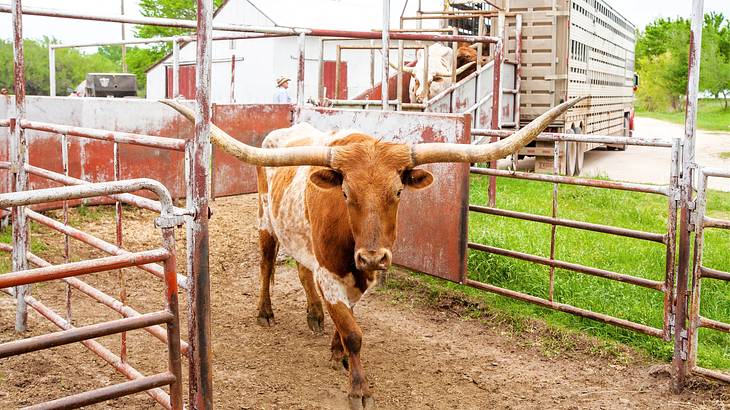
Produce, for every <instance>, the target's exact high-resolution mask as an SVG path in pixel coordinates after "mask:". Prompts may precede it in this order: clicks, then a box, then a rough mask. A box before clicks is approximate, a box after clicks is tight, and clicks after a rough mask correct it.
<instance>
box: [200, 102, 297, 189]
mask: <svg viewBox="0 0 730 410" xmlns="http://www.w3.org/2000/svg"><path fill="white" fill-rule="evenodd" d="M213 123H214V124H216V125H217V126H218V127H220V128H221V129H222V130H224V131H226V132H227V133H228V134H229V135H231V136H232V137H233V138H236V139H237V140H239V141H241V142H243V143H245V144H249V145H254V146H257V147H260V146H261V142H262V141H263V140H264V137H266V135H267V134H268V133H269V132H271V131H273V130H275V129H279V128H287V127H289V126H291V106H290V105H288V104H267V105H260V104H255V105H240V104H223V105H214V106H213ZM256 191H257V188H256V168H255V167H254V166H253V165H248V164H244V163H242V162H241V161H240V160H238V159H236V158H235V157H233V156H232V155H230V154H227V153H225V152H223V151H221V150H220V149H218V148H217V147H213V195H214V196H216V197H219V196H228V195H236V194H242V193H252V192H256Z"/></svg>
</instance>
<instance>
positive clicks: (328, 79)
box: [324, 61, 347, 99]
mask: <svg viewBox="0 0 730 410" xmlns="http://www.w3.org/2000/svg"><path fill="white" fill-rule="evenodd" d="M335 64H336V62H335V61H325V62H324V87H325V88H326V89H327V93H326V94H325V96H326V97H327V98H335V82H336V76H337V74H336V71H337V70H336V68H337V67H336V65H335ZM339 96H340V97H339V98H341V99H347V61H341V62H340V93H339Z"/></svg>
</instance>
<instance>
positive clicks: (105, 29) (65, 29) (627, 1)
mask: <svg viewBox="0 0 730 410" xmlns="http://www.w3.org/2000/svg"><path fill="white" fill-rule="evenodd" d="M121 1H124V5H125V14H129V15H136V16H138V15H139V11H138V9H137V1H138V0H23V5H24V6H25V7H39V8H55V9H62V10H73V11H78V12H85V13H94V14H119V12H120V5H121ZM269 1H275V0H269ZM373 1H374V2H375V1H377V0H373ZM607 1H608V3H609V4H610V5H611V6H612V7H613V8H614V9H616V10H617V11H618V12H619V13H621V15H623V16H624V17H626V18H628V19H629V20H630V21H631V22H632V23H634V24H635V25H636V26H637V27H644V26H645V25H646V24H647V23H649V22H651V21H653V20H654V19H655V18H657V17H677V16H685V17H687V18H689V16H690V12H691V7H692V6H691V5H692V1H690V0H607ZM9 3H10V0H0V4H9ZM709 11H716V12H722V13H723V14H725V16H730V0H705V12H709ZM393 12H395V11H392V12H391V14H392V13H393ZM132 29H133V28H132V27H129V25H128V27H127V29H126V31H127V38H132V37H133V35H132ZM23 32H24V36H25V37H26V38H42V37H43V36H44V35H48V36H53V37H55V38H57V39H58V40H60V41H61V42H62V43H84V42H92V41H93V42H95V41H116V40H120V39H121V28H120V27H119V25H118V24H116V23H101V22H91V21H74V20H67V19H58V18H50V17H36V16H26V17H24V20H23ZM11 37H12V25H11V20H10V14H6V13H0V38H2V39H6V40H9V39H10V38H11Z"/></svg>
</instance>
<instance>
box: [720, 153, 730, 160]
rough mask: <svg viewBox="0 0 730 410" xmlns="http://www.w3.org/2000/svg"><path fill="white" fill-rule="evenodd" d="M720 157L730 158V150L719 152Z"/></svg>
mask: <svg viewBox="0 0 730 410" xmlns="http://www.w3.org/2000/svg"><path fill="white" fill-rule="evenodd" d="M719 157H720V158H722V159H730V152H729V151H725V152H721V153H720V154H719Z"/></svg>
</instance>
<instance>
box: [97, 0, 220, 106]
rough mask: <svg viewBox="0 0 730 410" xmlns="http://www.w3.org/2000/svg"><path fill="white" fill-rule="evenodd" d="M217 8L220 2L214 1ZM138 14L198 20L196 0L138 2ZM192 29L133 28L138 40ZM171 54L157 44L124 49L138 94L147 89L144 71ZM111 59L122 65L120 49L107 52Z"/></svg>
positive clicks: (163, 45)
mask: <svg viewBox="0 0 730 410" xmlns="http://www.w3.org/2000/svg"><path fill="white" fill-rule="evenodd" d="M213 3H214V7H215V8H216V9H217V8H218V7H220V6H221V4H223V0H214V2H213ZM139 9H140V13H141V14H142V15H143V16H145V17H161V18H174V19H185V20H195V19H196V18H197V15H196V14H197V13H196V11H195V10H196V2H195V0H140V2H139ZM193 32H194V30H193V29H182V28H175V27H157V26H144V25H140V26H136V27H135V36H136V37H139V38H153V37H170V36H179V35H185V34H190V33H193ZM171 51H172V45H171V44H170V43H157V44H152V45H150V46H148V47H127V69H128V70H129V72H130V73H134V74H135V75H136V76H137V88H138V91H139V93H140V95H143V94H144V93H145V90H146V89H147V75H146V71H147V70H148V69H149V68H150V67H152V66H153V65H154V64H155V63H157V62H158V61H160V60H161V59H162V58H164V57H165V56H166V55H167V54H169V53H170V52H171ZM105 52H108V53H109V55H110V56H112V55H113V56H117V55H118V60H114V61H119V62H120V64H121V48H119V52H118V53H117V52H116V50H108V51H105Z"/></svg>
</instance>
